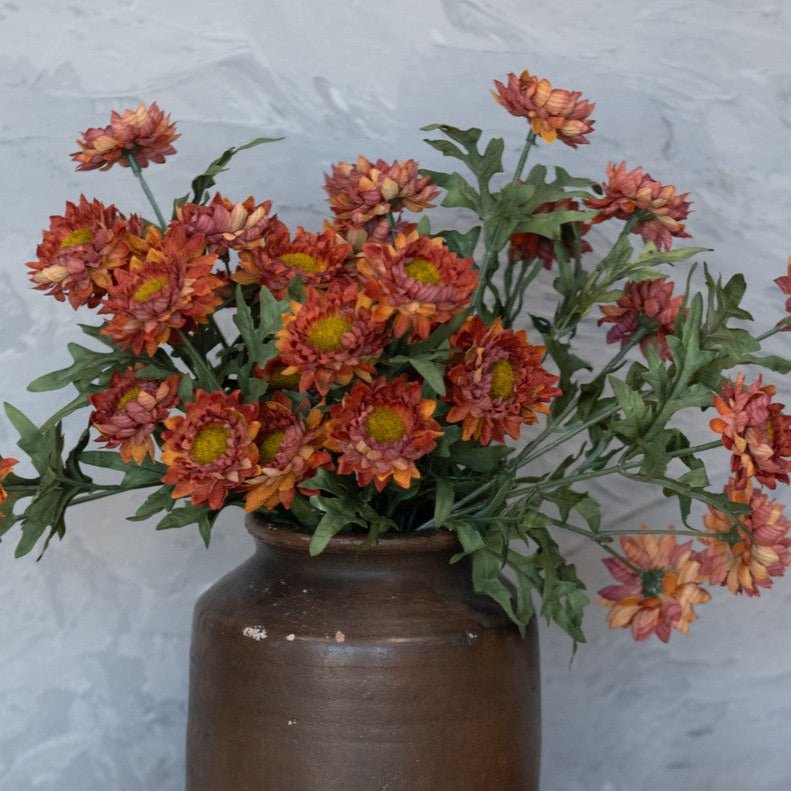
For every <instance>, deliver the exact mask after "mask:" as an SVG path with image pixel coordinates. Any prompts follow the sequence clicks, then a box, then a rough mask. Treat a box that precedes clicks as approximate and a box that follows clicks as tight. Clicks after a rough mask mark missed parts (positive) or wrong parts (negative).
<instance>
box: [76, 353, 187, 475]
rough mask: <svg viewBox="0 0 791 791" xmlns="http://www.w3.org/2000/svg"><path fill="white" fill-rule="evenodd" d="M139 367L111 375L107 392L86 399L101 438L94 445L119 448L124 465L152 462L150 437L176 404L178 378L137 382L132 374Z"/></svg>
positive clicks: (140, 366) (177, 399)
mask: <svg viewBox="0 0 791 791" xmlns="http://www.w3.org/2000/svg"><path fill="white" fill-rule="evenodd" d="M142 367H143V366H142V364H140V365H137V366H135V367H134V368H129V369H127V370H126V371H124V372H123V373H118V372H116V373H114V374H113V375H112V376H111V377H110V386H109V387H108V388H107V389H106V390H102V391H101V392H100V393H94V394H93V395H91V396H89V397H88V400H89V401H90V402H91V404H92V405H93V407H94V412H92V413H91V418H90V420H91V424H92V425H93V426H94V428H96V429H97V430H98V431H99V433H100V434H101V436H100V437H98V438H97V442H103V443H104V446H105V447H107V448H118V452H119V453H120V455H121V458H122V459H123V460H124V461H125V462H126V463H127V464H128V463H129V462H130V461H135V462H136V463H137V464H142V463H143V459H145V458H146V456H148V457H149V458H151V459H152V460H153V459H154V458H155V456H154V440H153V436H152V435H153V433H154V431H156V428H157V425H158V424H159V423H162V422H163V421H164V420H165V418H166V417H167V416H168V413H169V412H170V410H171V409H172V408H173V407H175V406H176V405H177V404H178V402H179V397H178V389H179V380H180V377H179V376H178V375H177V374H174V375H173V376H168V377H167V378H166V379H163V380H162V381H156V380H154V379H138V378H137V376H136V375H135V374H136V373H137V371H138V370H139V369H140V368H142Z"/></svg>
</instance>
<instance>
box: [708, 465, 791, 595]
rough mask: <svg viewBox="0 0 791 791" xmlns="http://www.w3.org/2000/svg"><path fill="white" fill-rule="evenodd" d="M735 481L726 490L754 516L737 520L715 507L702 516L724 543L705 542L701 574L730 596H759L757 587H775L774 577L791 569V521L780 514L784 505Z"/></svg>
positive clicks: (711, 530)
mask: <svg viewBox="0 0 791 791" xmlns="http://www.w3.org/2000/svg"><path fill="white" fill-rule="evenodd" d="M734 483H735V482H734V480H733V479H731V480H730V482H729V484H728V486H726V487H725V491H726V493H727V494H728V498H729V499H730V500H732V501H733V502H736V503H745V504H748V505H749V506H750V512H749V513H748V514H747V515H746V516H743V517H742V518H741V519H740V520H739V525H740V526H739V525H737V524H736V523H735V522H734V520H733V518H732V517H731V516H730V515H729V514H726V513H724V512H722V511H719V510H717V509H716V508H714V507H713V506H709V513H708V514H707V515H706V516H705V517H703V523H704V524H705V526H706V530H707V531H708V532H709V533H719V534H721V535H722V536H723V538H722V539H717V538H702V539H701V541H702V542H703V543H704V544H706V545H707V546H706V549H705V550H704V551H703V552H702V553H701V554H700V556H699V557H700V561H701V567H702V571H703V574H704V575H705V576H706V577H707V578H708V580H709V582H710V583H711V584H712V585H727V587H728V590H729V591H730V592H731V593H746V594H747V595H748V596H758V595H760V590H759V588H771V587H772V577H782V576H783V574H784V573H785V569H786V567H788V566H791V552H789V547H791V538H789V537H788V529H789V527H791V522H790V521H789V520H788V519H786V517H784V516H783V515H782V512H783V506H782V505H780V503H778V502H777V501H776V500H770V499H769V498H768V497H767V496H766V494H765V493H764V492H762V491H757V490H754V489H753V487H752V484H749V483H748V485H747V486H746V487H745V488H744V489H737V488H735V486H734Z"/></svg>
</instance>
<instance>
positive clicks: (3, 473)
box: [0, 458, 19, 518]
mask: <svg viewBox="0 0 791 791" xmlns="http://www.w3.org/2000/svg"><path fill="white" fill-rule="evenodd" d="M17 464H19V462H18V461H17V460H16V459H11V458H5V459H0V505H2V504H3V503H4V502H5V501H6V500H7V499H8V492H7V491H6V490H5V489H4V488H3V481H4V480H5V479H6V478H7V477H8V476H9V475H10V474H11V470H13V468H14V466H15V465H17ZM3 516H5V514H3V512H2V511H0V518H2V517H3Z"/></svg>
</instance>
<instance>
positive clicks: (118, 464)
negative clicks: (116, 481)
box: [80, 450, 130, 472]
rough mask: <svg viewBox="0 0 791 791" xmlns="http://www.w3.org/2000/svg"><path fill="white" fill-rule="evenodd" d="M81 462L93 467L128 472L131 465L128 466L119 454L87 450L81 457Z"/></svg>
mask: <svg viewBox="0 0 791 791" xmlns="http://www.w3.org/2000/svg"><path fill="white" fill-rule="evenodd" d="M80 461H82V463H83V464H87V465H89V466H91V467H104V468H105V469H108V470H119V471H120V472H126V471H127V470H128V469H129V467H130V465H129V464H127V463H126V462H125V461H124V460H123V459H122V458H121V455H120V454H119V453H113V452H112V451H109V450H86V451H83V452H82V454H81V455H80Z"/></svg>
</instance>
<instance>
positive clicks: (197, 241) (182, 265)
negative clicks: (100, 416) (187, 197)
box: [99, 223, 223, 356]
mask: <svg viewBox="0 0 791 791" xmlns="http://www.w3.org/2000/svg"><path fill="white" fill-rule="evenodd" d="M128 243H129V244H130V246H131V247H132V249H133V250H134V251H135V254H134V255H133V257H132V259H131V261H130V262H129V267H128V269H125V270H116V281H117V283H116V284H115V285H113V286H110V288H109V289H108V293H107V297H106V299H105V301H104V303H103V305H102V308H101V309H100V311H99V313H105V314H112V318H111V319H110V320H109V321H108V322H107V326H106V327H104V328H103V329H102V334H104V335H109V336H110V337H111V338H112V339H113V341H114V342H115V343H118V344H120V345H121V346H123V347H126V348H131V349H133V350H134V352H135V354H141V353H142V351H143V349H145V350H146V352H147V353H148V354H149V355H151V356H153V355H154V354H155V353H156V350H157V348H158V347H159V346H160V345H161V344H163V343H173V342H174V341H173V340H171V334H172V333H173V331H174V330H184V331H188V330H189V329H190V328H192V327H194V326H195V324H205V323H206V322H207V321H208V317H209V315H210V314H211V313H213V312H214V310H215V308H216V307H217V306H218V305H219V304H220V303H221V302H222V299H221V297H220V296H219V295H218V294H217V290H218V289H219V288H221V287H222V286H223V281H222V280H221V279H220V278H218V277H216V276H215V275H213V274H212V273H211V269H212V265H213V264H214V261H215V260H216V258H217V256H216V255H204V253H203V249H204V241H203V237H202V236H200V235H199V234H198V235H196V236H192V237H189V238H188V237H187V233H186V229H185V228H184V225H183V224H182V223H172V224H171V226H170V227H169V228H168V230H167V232H166V233H165V235H164V236H162V234H161V233H160V232H159V230H158V229H157V228H155V227H154V226H149V228H148V231H147V233H146V238H145V239H134V238H131V237H130V238H129V240H128Z"/></svg>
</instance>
